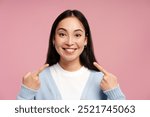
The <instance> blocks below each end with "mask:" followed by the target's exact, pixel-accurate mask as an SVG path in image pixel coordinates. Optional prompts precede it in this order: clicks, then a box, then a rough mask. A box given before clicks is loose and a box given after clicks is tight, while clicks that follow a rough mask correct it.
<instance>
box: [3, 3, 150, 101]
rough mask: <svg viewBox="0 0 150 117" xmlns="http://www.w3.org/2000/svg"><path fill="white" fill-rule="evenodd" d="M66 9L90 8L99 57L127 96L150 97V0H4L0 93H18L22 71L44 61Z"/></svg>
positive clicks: (87, 11) (12, 96)
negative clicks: (54, 24)
mask: <svg viewBox="0 0 150 117" xmlns="http://www.w3.org/2000/svg"><path fill="white" fill-rule="evenodd" d="M66 9H78V10H81V11H82V12H83V13H84V14H85V16H86V17H87V19H88V21H89V24H90V27H91V31H92V36H93V42H94V49H95V55H96V57H97V60H98V61H99V63H100V64H101V65H102V66H103V67H104V68H105V69H106V70H107V71H109V72H112V73H113V74H115V75H116V76H117V77H118V81H119V83H120V86H121V88H122V90H123V92H124V93H125V95H126V97H127V99H144V100H145V99H150V84H149V83H150V75H149V73H150V52H149V50H150V1H149V0H88V1H87V2H85V0H82V1H81V0H1V1H0V99H15V98H16V95H17V93H18V91H19V89H20V85H21V80H22V76H23V75H24V74H25V73H26V72H28V71H34V70H36V69H38V68H39V67H40V66H41V65H42V64H43V63H44V62H45V59H46V54H47V48H48V40H49V32H50V29H51V25H52V22H53V21H54V19H55V18H56V17H57V16H58V15H59V14H60V13H61V12H62V11H64V10H66Z"/></svg>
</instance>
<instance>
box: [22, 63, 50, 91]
mask: <svg viewBox="0 0 150 117" xmlns="http://www.w3.org/2000/svg"><path fill="white" fill-rule="evenodd" d="M48 66H49V65H48V64H45V65H43V66H42V67H40V68H39V69H38V70H37V71H35V72H34V73H31V72H28V73H27V74H26V75H25V76H24V77H23V80H22V83H23V84H24V85H25V86H27V87H28V88H31V89H34V90H38V89H39V88H40V80H39V74H40V73H41V72H42V71H43V70H44V69H45V68H46V67H48Z"/></svg>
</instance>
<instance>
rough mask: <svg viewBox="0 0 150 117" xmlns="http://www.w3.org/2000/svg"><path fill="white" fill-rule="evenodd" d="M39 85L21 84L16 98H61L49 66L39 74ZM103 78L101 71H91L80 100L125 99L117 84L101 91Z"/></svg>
mask: <svg viewBox="0 0 150 117" xmlns="http://www.w3.org/2000/svg"><path fill="white" fill-rule="evenodd" d="M39 77H40V82H41V86H40V89H38V90H33V89H30V88H27V87H26V86H25V85H23V84H22V86H21V90H20V92H19V94H18V96H17V99H18V100H21V99H23V100H62V97H61V94H60V92H59V90H58V88H57V86H56V83H55V81H54V80H53V78H52V75H51V73H50V70H49V67H48V68H46V69H45V70H44V71H43V72H42V73H40V75H39ZM102 78H103V73H102V72H97V71H91V74H90V76H89V79H88V81H87V84H86V86H85V88H84V90H83V92H82V96H81V100H106V99H109V100H122V99H125V96H124V94H123V93H122V91H121V89H120V87H119V86H117V87H115V88H114V89H111V90H109V91H105V92H103V91H102V90H101V89H100V82H101V80H102Z"/></svg>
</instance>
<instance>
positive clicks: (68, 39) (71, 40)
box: [66, 37, 74, 46]
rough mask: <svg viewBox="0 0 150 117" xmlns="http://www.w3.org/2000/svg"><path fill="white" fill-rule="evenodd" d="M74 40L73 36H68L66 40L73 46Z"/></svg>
mask: <svg viewBox="0 0 150 117" xmlns="http://www.w3.org/2000/svg"><path fill="white" fill-rule="evenodd" d="M73 43H74V41H73V38H72V37H68V38H67V40H66V44H67V45H69V46H71V45H73Z"/></svg>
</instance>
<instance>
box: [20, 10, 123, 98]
mask: <svg viewBox="0 0 150 117" xmlns="http://www.w3.org/2000/svg"><path fill="white" fill-rule="evenodd" d="M48 66H49V67H48ZM17 99H31V100H32V99H37V100H38V99H43V100H44V99H45V100H61V99H63V100H71V99H73V100H76V99H77V100H79V99H81V100H103V99H110V100H117V99H118V100H119V99H125V96H124V94H123V93H122V91H121V89H120V87H119V85H118V83H117V78H116V77H115V76H114V75H113V74H111V73H109V72H107V71H106V70H104V69H103V68H102V67H101V66H100V65H99V64H98V63H97V62H96V59H95V56H94V52H93V44H92V37H91V32H90V27H89V24H88V22H87V20H86V18H85V16H84V15H83V14H82V13H81V12H80V11H77V10H66V11H64V12H63V13H61V14H60V15H59V16H58V17H57V18H56V20H55V21H54V23H53V25H52V29H51V33H50V39H49V48H48V54H47V60H46V64H45V65H44V66H42V67H41V68H40V69H39V70H37V71H36V72H34V73H31V72H29V73H27V74H26V75H25V76H24V77H23V81H22V86H21V91H20V93H19V95H18V96H17Z"/></svg>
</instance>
